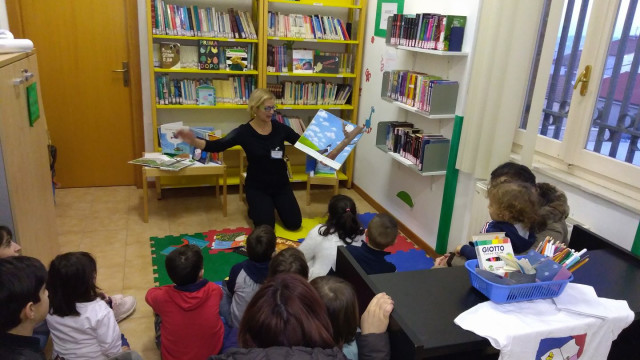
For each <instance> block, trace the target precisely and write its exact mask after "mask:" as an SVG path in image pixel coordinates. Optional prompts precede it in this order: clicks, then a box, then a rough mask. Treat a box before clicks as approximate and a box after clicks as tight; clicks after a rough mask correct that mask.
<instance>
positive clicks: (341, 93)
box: [267, 80, 352, 105]
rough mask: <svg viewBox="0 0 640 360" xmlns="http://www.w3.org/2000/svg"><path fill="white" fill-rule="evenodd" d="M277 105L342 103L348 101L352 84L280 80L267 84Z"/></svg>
mask: <svg viewBox="0 0 640 360" xmlns="http://www.w3.org/2000/svg"><path fill="white" fill-rule="evenodd" d="M267 89H268V90H269V91H271V92H272V93H273V94H274V95H275V97H276V104H279V105H344V104H346V103H348V101H349V99H350V96H351V91H352V86H351V85H349V84H336V83H332V82H330V81H324V80H323V81H321V82H313V81H304V82H301V81H295V82H294V81H282V82H280V83H278V84H267Z"/></svg>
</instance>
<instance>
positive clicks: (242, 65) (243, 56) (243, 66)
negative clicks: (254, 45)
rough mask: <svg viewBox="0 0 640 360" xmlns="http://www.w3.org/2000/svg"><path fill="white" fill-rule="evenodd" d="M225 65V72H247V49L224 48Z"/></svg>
mask: <svg viewBox="0 0 640 360" xmlns="http://www.w3.org/2000/svg"><path fill="white" fill-rule="evenodd" d="M224 52H225V60H226V62H225V64H226V68H227V70H231V71H246V70H249V66H248V64H249V55H248V53H249V50H248V47H233V48H225V49H224Z"/></svg>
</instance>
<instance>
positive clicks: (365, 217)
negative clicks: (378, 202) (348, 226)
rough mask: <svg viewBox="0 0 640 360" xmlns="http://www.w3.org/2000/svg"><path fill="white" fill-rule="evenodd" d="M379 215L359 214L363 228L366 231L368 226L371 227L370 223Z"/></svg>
mask: <svg viewBox="0 0 640 360" xmlns="http://www.w3.org/2000/svg"><path fill="white" fill-rule="evenodd" d="M376 215H378V214H377V213H370V212H367V213H364V214H358V220H360V223H361V224H362V226H364V228H365V229H366V228H367V226H369V221H371V219H373V217H374V216H376Z"/></svg>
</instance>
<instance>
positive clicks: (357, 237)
mask: <svg viewBox="0 0 640 360" xmlns="http://www.w3.org/2000/svg"><path fill="white" fill-rule="evenodd" d="M363 241H364V228H363V227H362V224H360V221H359V220H358V211H357V210H356V204H355V202H354V201H353V199H351V198H350V197H348V196H346V195H335V196H334V197H332V198H331V200H330V201H329V217H328V218H327V221H326V222H325V223H324V224H319V225H317V226H316V227H314V228H313V229H311V231H309V234H308V235H307V237H306V238H305V240H304V242H303V243H302V244H301V245H300V247H299V249H300V251H302V252H303V253H304V256H305V258H306V259H307V263H308V264H309V280H313V279H314V278H316V277H318V276H325V275H327V274H328V273H329V272H331V271H332V270H335V266H336V253H337V250H338V246H346V245H353V246H361V245H362V243H363Z"/></svg>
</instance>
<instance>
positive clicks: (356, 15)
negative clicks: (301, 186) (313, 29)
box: [146, 0, 367, 187]
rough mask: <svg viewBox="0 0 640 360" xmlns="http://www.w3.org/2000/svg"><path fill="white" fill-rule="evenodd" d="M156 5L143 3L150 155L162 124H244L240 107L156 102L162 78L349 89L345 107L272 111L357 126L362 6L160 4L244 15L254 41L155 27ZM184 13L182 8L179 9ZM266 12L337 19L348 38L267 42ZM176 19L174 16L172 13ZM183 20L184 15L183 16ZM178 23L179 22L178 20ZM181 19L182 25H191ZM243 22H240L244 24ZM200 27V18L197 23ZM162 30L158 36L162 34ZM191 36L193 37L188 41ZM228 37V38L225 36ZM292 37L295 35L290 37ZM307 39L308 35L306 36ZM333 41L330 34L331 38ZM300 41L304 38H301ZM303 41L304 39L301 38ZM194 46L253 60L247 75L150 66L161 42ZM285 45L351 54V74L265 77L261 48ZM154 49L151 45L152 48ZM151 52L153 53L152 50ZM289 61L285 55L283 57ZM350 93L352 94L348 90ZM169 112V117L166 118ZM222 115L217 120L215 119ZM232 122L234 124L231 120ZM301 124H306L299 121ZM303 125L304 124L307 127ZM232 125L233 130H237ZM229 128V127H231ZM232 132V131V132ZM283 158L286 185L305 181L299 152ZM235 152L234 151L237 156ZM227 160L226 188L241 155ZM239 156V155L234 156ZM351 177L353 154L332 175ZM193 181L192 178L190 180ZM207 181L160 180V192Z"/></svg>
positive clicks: (311, 0) (267, 1)
mask: <svg viewBox="0 0 640 360" xmlns="http://www.w3.org/2000/svg"><path fill="white" fill-rule="evenodd" d="M158 4H161V2H160V1H158V0H146V5H147V11H146V15H147V45H148V50H149V57H148V59H147V61H148V64H149V76H150V82H151V97H152V98H151V104H152V106H151V119H152V129H153V130H152V131H153V144H154V147H155V148H156V151H159V147H158V133H157V128H158V127H159V126H160V125H161V124H163V123H166V122H171V121H183V122H184V123H185V124H186V125H191V124H190V120H191V119H194V118H195V119H197V120H196V122H198V124H197V125H198V126H213V127H214V128H216V129H218V128H220V127H219V126H218V125H217V120H215V119H216V118H218V117H220V116H222V117H224V118H225V119H228V118H231V119H233V120H231V121H232V122H235V121H237V125H240V124H241V123H243V122H245V121H246V120H247V114H246V109H247V105H246V104H236V103H220V102H219V103H218V104H217V105H215V106H200V105H181V104H175V103H174V104H165V103H159V102H158V101H156V95H155V94H156V85H157V84H156V79H157V78H158V77H166V78H167V79H170V80H174V79H176V80H182V79H194V78H195V79H210V80H225V79H229V77H238V76H243V77H244V76H247V77H253V78H254V79H255V84H256V87H263V88H266V87H267V84H269V83H276V82H277V83H280V81H292V82H298V81H301V82H309V81H311V82H322V81H325V82H331V83H335V84H342V85H350V86H351V95H350V97H349V99H350V101H347V102H346V103H345V104H340V103H339V104H332V105H310V104H305V105H299V104H291V105H289V104H287V105H284V104H279V105H278V110H280V111H283V112H284V113H285V115H295V116H299V117H302V118H303V119H306V118H309V119H310V118H311V117H312V116H313V114H314V112H315V111H316V110H319V109H325V110H328V111H334V112H338V114H337V115H338V116H339V117H341V118H343V119H345V120H348V121H350V122H352V123H354V124H355V123H356V122H357V109H358V103H359V91H357V89H359V87H360V82H361V79H360V74H361V70H362V69H361V63H362V53H363V46H364V39H363V37H364V33H365V21H364V19H366V7H367V1H366V0H299V1H289V0H222V1H220V0H215V1H214V0H171V1H165V2H164V4H165V6H168V5H174V6H179V7H188V8H191V11H193V13H194V14H195V11H196V9H195V7H194V6H197V7H198V8H199V10H202V9H203V8H205V9H206V8H215V11H216V12H219V11H222V12H228V8H233V9H234V11H235V12H236V14H237V11H243V12H246V14H247V18H250V21H251V22H252V23H253V26H254V28H255V36H253V37H250V36H246V37H245V38H242V37H241V38H237V37H236V36H233V34H229V33H216V32H207V33H206V34H205V31H204V30H205V29H204V26H207V25H206V24H205V25H203V24H202V23H201V27H202V30H203V31H202V34H198V31H197V30H198V27H197V25H194V26H193V27H192V29H193V30H194V32H193V33H191V34H185V33H179V32H180V31H183V30H180V27H179V26H175V24H170V21H169V22H168V23H164V22H163V23H160V20H159V19H158V18H157V13H158V11H160V10H159V9H160V8H159V5H158ZM185 9H186V8H185ZM269 11H277V12H281V13H283V14H308V16H312V15H313V14H318V15H320V16H323V15H324V16H333V17H335V18H339V19H341V21H343V22H344V23H347V22H348V23H350V24H351V28H350V32H351V36H350V37H349V39H348V40H347V39H338V38H335V37H333V38H317V39H316V38H302V37H290V36H286V37H285V36H268V26H269V24H268V19H269ZM178 14H179V13H178ZM187 16H188V15H187ZM183 19H184V18H183ZM188 19H189V18H187V24H189V25H191V24H190V23H189V21H188ZM192 19H193V22H194V23H196V21H197V20H196V18H195V16H194V17H192ZM244 19H245V20H246V18H244ZM200 21H202V18H200ZM162 30H164V32H163V31H162ZM189 35H193V36H189ZM229 35H232V36H229ZM296 35H298V34H296ZM307 35H308V34H307ZM334 35H335V32H334ZM302 36H305V35H304V34H303V35H302ZM307 37H308V36H307ZM200 40H210V41H217V42H218V43H219V45H220V46H234V45H235V46H253V49H254V54H255V60H254V63H253V69H252V70H247V71H230V70H223V69H221V70H200V69H196V68H172V69H164V68H161V67H160V66H159V65H158V64H157V63H156V62H154V44H160V43H165V42H175V43H178V44H180V45H181V47H182V46H197V45H198V44H199V41H200ZM268 44H278V45H284V44H288V45H289V46H291V47H292V48H294V49H300V48H304V49H315V50H319V51H323V52H344V53H348V54H351V55H350V56H352V61H353V64H352V66H351V71H349V72H340V73H337V74H335V73H295V72H293V71H291V69H289V70H288V71H281V72H269V71H267V45H268ZM156 48H157V45H156ZM155 51H157V49H156V50H155ZM288 56H289V57H290V58H291V53H289V54H288ZM354 89H355V90H354ZM169 111H170V113H169ZM194 112H195V113H197V114H208V112H211V119H213V120H211V121H207V123H206V124H203V123H202V118H203V116H207V117H208V116H209V115H194V114H195V113H194ZM287 112H293V113H294V114H287ZM219 114H223V115H219ZM235 119H237V120H235ZM305 122H306V121H305ZM307 123H308V122H307ZM237 125H236V126H237ZM225 126H226V127H229V124H228V121H227V122H225ZM233 127H235V126H233ZM233 127H232V128H233ZM232 128H229V129H227V128H223V130H225V131H224V132H227V131H230V130H231V129H232ZM289 149H290V150H289V152H288V153H289V157H290V158H292V168H293V173H294V174H293V179H292V180H291V181H292V182H304V181H306V180H307V175H306V173H305V172H304V170H305V167H304V156H303V154H302V152H300V151H298V150H297V149H295V150H293V149H294V148H293V147H289ZM238 150H240V151H238ZM228 151H229V154H228V156H225V163H226V164H227V172H228V184H230V185H234V184H238V183H239V181H240V174H239V173H240V170H239V166H240V165H239V156H237V155H236V154H241V153H242V152H241V149H229V150H228ZM292 155H293V156H292ZM240 156H241V155H240ZM352 173H353V154H352V155H351V156H350V157H349V158H348V159H347V161H346V163H345V166H343V168H342V169H341V171H340V172H338V178H339V179H340V180H344V181H346V183H347V186H348V187H350V186H351V182H352ZM191 178H194V177H191ZM212 181H213V180H208V179H195V180H194V181H187V180H185V179H180V177H172V178H171V179H169V178H167V179H164V178H163V179H161V182H162V186H172V187H182V186H198V185H211V184H213V183H212Z"/></svg>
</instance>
